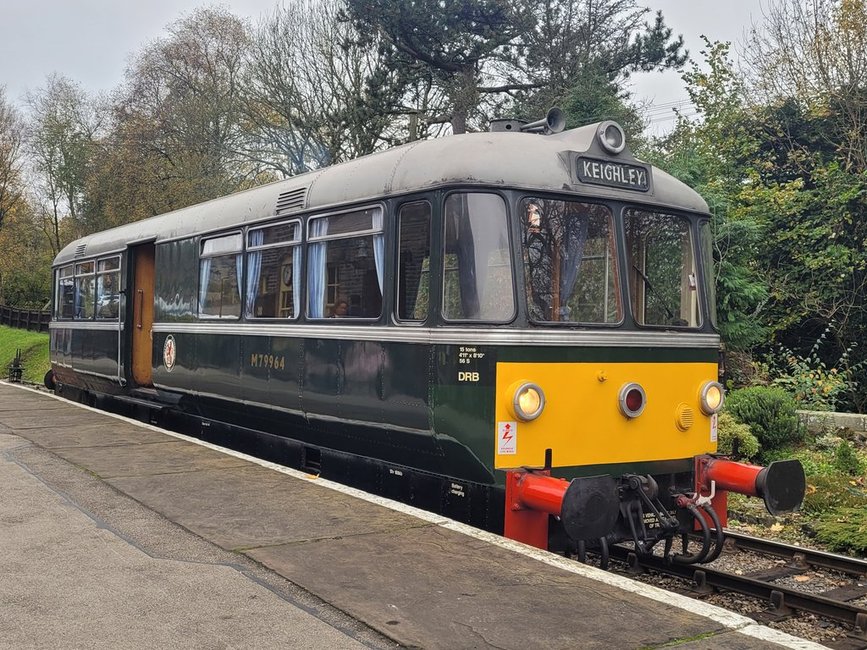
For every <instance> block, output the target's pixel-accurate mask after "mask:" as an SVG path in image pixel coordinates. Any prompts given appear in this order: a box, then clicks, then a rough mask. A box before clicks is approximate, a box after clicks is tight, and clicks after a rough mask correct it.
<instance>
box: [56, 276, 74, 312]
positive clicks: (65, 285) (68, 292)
mask: <svg viewBox="0 0 867 650" xmlns="http://www.w3.org/2000/svg"><path fill="white" fill-rule="evenodd" d="M54 315H55V316H56V317H57V318H72V317H73V316H75V269H74V268H73V266H72V265H69V266H64V267H63V268H60V269H57V296H55V299H54Z"/></svg>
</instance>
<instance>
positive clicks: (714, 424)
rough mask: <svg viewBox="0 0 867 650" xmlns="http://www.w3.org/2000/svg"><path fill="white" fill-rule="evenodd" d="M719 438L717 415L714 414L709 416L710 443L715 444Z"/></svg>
mask: <svg viewBox="0 0 867 650" xmlns="http://www.w3.org/2000/svg"><path fill="white" fill-rule="evenodd" d="M718 437H719V415H718V414H716V413H714V414H713V415H711V416H710V441H711V442H716V441H717V438H718Z"/></svg>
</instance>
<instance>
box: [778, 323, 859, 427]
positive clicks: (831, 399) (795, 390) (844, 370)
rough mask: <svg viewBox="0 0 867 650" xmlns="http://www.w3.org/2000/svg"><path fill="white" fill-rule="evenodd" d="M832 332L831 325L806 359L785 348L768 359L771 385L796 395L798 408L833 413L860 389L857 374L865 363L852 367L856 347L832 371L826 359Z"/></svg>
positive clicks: (850, 348)
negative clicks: (846, 396)
mask: <svg viewBox="0 0 867 650" xmlns="http://www.w3.org/2000/svg"><path fill="white" fill-rule="evenodd" d="M830 333H831V326H830V325H829V326H828V327H826V328H825V331H824V332H822V334H821V335H820V336H819V338H818V339H816V342H815V343H814V344H813V347H812V348H810V351H809V352H808V353H807V355H806V356H801V355H799V354H797V353H795V352H793V351H792V350H789V349H788V348H786V347H782V346H781V347H780V349H779V353H778V354H774V353H772V354H770V355H769V356H768V358H767V361H768V369H769V372H770V375H771V376H772V379H771V383H772V384H773V385H774V386H781V387H783V388H785V389H786V390H787V391H788V392H789V393H790V394H792V395H793V397H794V399H795V402H796V403H797V404H798V408H802V409H807V410H810V411H833V410H834V409H835V408H836V406H837V403H838V402H840V401H841V400H842V399H843V397H844V396H845V395H846V394H847V393H849V392H851V391H852V390H854V389H855V387H856V382H855V373H856V372H857V370H858V369H859V367H860V365H861V364H860V363H858V364H855V365H850V364H849V356H850V354H851V353H852V349H853V347H854V345H855V344H852V345H851V346H849V347H848V348H846V349H845V350H844V351H843V353H842V354H841V355H840V356H839V358H838V359H837V360H836V362H835V363H834V364H833V365H832V366H831V367H830V368H829V367H828V365H827V364H826V363H825V361H823V360H822V359H823V355H821V354H820V352H821V351H822V348H823V346H825V345H826V343H828V335H829V334H830Z"/></svg>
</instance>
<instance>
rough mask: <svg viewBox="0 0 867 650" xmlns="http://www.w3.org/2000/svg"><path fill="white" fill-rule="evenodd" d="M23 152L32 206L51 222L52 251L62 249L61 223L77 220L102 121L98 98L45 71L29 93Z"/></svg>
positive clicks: (75, 84) (79, 216)
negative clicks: (28, 166)
mask: <svg viewBox="0 0 867 650" xmlns="http://www.w3.org/2000/svg"><path fill="white" fill-rule="evenodd" d="M26 103H27V106H28V108H29V125H28V127H29V128H28V130H29V137H28V153H29V155H30V160H31V165H32V170H33V173H34V179H35V184H34V185H35V188H36V190H35V191H36V204H37V205H38V209H39V210H40V211H41V213H42V217H43V219H44V220H45V221H46V222H47V223H49V224H50V228H49V232H48V236H49V239H50V241H51V245H52V248H53V249H54V251H55V253H57V252H59V251H60V249H61V248H62V243H63V242H62V241H61V228H60V222H61V220H62V219H64V218H66V217H69V218H70V219H71V220H72V221H73V222H79V220H80V219H81V217H82V212H83V205H84V201H85V194H84V188H85V182H86V177H87V173H88V168H89V165H90V162H91V160H92V157H93V154H94V151H95V149H94V147H95V142H96V139H97V136H98V134H99V131H100V128H101V126H102V121H103V113H102V111H101V110H100V107H99V104H98V102H97V101H96V100H95V99H93V98H91V97H90V96H88V95H87V93H86V92H85V91H84V90H83V89H82V88H81V86H80V85H79V84H77V83H75V82H73V81H71V80H69V79H67V78H66V77H62V76H60V75H57V74H52V75H49V77H48V78H47V80H46V84H45V86H44V87H42V88H39V89H37V90H36V91H34V92H32V93H28V95H27V99H26Z"/></svg>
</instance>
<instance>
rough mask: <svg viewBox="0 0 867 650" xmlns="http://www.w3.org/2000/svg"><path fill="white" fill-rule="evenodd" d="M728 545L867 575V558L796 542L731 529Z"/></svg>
mask: <svg viewBox="0 0 867 650" xmlns="http://www.w3.org/2000/svg"><path fill="white" fill-rule="evenodd" d="M725 538H726V542H727V544H726V545H727V546H728V543H729V540H731V542H730V543H731V544H732V545H733V546H734V547H735V548H738V549H743V550H746V551H755V552H757V553H762V554H764V555H773V556H775V557H781V558H786V559H792V560H794V561H795V562H797V563H798V564H799V565H808V566H814V567H820V568H822V569H830V570H833V571H839V572H841V573H846V574H848V575H852V576H858V577H862V578H865V577H867V560H861V559H859V558H854V557H847V556H845V555H836V554H834V553H828V552H826V551H816V550H814V549H810V548H804V547H803V546H797V545H795V544H784V543H783V542H774V541H771V540H767V539H761V538H759V537H753V536H752V535H745V534H743V533H735V532H733V531H731V530H726V531H725Z"/></svg>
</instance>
